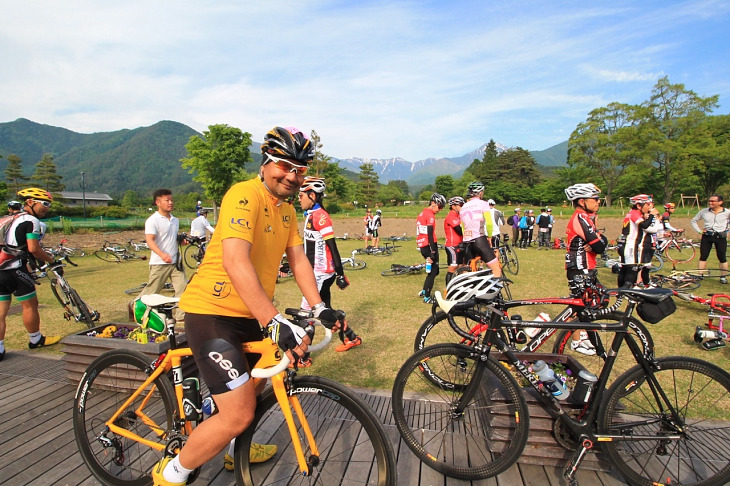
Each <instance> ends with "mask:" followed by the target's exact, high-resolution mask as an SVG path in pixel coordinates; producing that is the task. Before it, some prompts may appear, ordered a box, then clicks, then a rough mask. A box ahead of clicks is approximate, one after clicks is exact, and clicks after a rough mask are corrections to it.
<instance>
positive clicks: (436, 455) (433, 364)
mask: <svg viewBox="0 0 730 486" xmlns="http://www.w3.org/2000/svg"><path fill="white" fill-rule="evenodd" d="M480 358H481V354H480V353H479V352H477V351H475V350H474V349H473V348H470V347H468V346H461V345H458V344H439V345H435V346H429V347H428V348H425V349H422V350H420V351H418V352H417V353H415V354H414V355H413V356H411V357H410V358H408V360H406V362H405V363H404V364H403V366H402V367H401V369H400V371H399V372H398V375H397V376H396V378H395V382H394V384H393V396H392V398H393V419H394V420H395V424H396V426H397V427H398V431H399V432H400V434H401V436H402V437H403V440H404V441H405V442H406V444H407V445H408V447H409V448H410V449H411V450H412V451H413V453H414V454H415V455H416V456H417V457H418V458H419V459H420V460H421V462H423V463H424V464H426V465H427V466H429V467H431V468H432V469H434V470H436V471H438V472H440V473H441V474H444V475H446V476H449V477H453V478H458V479H470V480H473V479H486V478H489V477H492V476H496V475H497V474H499V473H501V472H503V471H505V470H506V469H507V468H509V467H510V466H511V465H512V464H514V462H515V461H516V460H517V459H518V458H519V456H520V454H522V450H523V449H524V447H525V444H526V443H527V434H528V432H529V429H530V423H529V422H530V418H529V415H528V412H527V404H526V402H525V398H524V397H523V396H522V392H521V390H520V387H519V385H518V384H517V381H516V380H515V378H514V377H513V376H512V375H511V374H510V372H509V371H508V370H507V369H506V368H505V367H504V366H502V365H501V364H499V363H497V362H496V361H494V360H492V359H488V360H486V361H482V360H481V359H480ZM473 386H476V387H478V388H477V389H476V390H473V389H472V387H473ZM467 390H468V391H469V392H472V391H475V393H474V395H473V397H472V398H471V399H469V400H468V402H467V403H462V402H463V401H464V393H465V391H467Z"/></svg>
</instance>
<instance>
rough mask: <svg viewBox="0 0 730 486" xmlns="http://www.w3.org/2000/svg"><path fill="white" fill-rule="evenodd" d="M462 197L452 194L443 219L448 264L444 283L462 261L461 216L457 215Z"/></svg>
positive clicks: (461, 204)
mask: <svg viewBox="0 0 730 486" xmlns="http://www.w3.org/2000/svg"><path fill="white" fill-rule="evenodd" d="M464 202H465V201H464V198H463V197H460V196H454V197H452V198H451V199H449V208H450V211H449V214H447V215H446V219H444V234H445V235H446V244H445V245H444V246H445V248H446V263H447V264H448V265H449V271H448V273H447V274H446V285H449V282H450V281H451V279H452V278H454V275H455V274H456V268H457V267H458V266H459V265H461V264H463V263H464V252H463V251H461V248H460V247H459V245H460V244H461V241H462V240H463V237H462V230H461V218H460V217H459V211H461V207H462V206H463V205H464Z"/></svg>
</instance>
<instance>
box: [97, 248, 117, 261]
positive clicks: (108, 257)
mask: <svg viewBox="0 0 730 486" xmlns="http://www.w3.org/2000/svg"><path fill="white" fill-rule="evenodd" d="M94 256H95V257H96V258H100V259H102V260H104V261H105V262H112V263H119V262H120V261H122V260H121V258H119V255H117V254H116V253H115V252H113V251H104V250H96V251H95V252H94Z"/></svg>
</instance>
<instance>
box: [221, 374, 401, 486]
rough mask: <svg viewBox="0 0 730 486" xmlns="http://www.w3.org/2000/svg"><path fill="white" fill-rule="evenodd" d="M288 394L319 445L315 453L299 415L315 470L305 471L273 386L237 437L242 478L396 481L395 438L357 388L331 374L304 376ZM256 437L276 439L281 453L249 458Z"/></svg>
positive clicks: (384, 485)
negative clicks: (259, 459)
mask: <svg viewBox="0 0 730 486" xmlns="http://www.w3.org/2000/svg"><path fill="white" fill-rule="evenodd" d="M289 396H290V397H292V399H293V400H298V401H299V403H300V404H301V406H302V409H303V410H304V414H305V416H306V419H307V422H308V423H309V427H310V429H311V431H312V435H313V436H314V441H315V444H316V446H317V449H318V451H319V455H318V456H315V455H313V453H312V449H311V448H310V447H309V446H308V442H307V439H306V438H305V436H304V433H303V431H302V428H301V423H300V422H299V421H297V420H295V422H296V424H297V436H298V438H299V440H300V441H301V443H302V446H303V448H304V454H305V457H306V459H307V462H308V463H309V464H310V467H311V474H310V475H309V476H302V473H301V471H300V469H299V465H298V463H297V459H296V455H295V453H294V451H293V447H292V437H291V435H290V433H289V430H288V428H287V424H286V422H285V420H284V416H283V413H282V411H281V409H280V407H279V403H278V402H277V400H276V397H275V396H274V392H273V389H272V388H267V389H266V390H265V391H264V392H263V393H262V395H261V397H260V398H259V403H258V406H257V408H256V417H255V419H254V422H253V423H252V424H251V425H250V426H249V428H248V429H247V430H246V432H244V433H243V434H242V435H241V436H239V437H237V438H236V445H235V453H234V462H235V472H236V482H237V484H245V485H249V486H253V485H256V486H259V485H272V484H276V485H279V484H288V485H305V484H306V485H313V484H316V485H322V486H329V485H332V484H373V485H379V486H396V484H397V471H396V462H395V454H394V453H393V447H392V445H391V443H390V439H389V438H388V435H386V433H385V431H384V429H383V426H382V425H381V423H380V420H379V419H378V417H377V416H376V415H375V414H374V413H373V411H372V410H371V409H370V407H368V406H367V405H366V404H365V403H364V402H363V401H362V399H360V398H359V397H358V396H357V395H356V394H355V393H354V392H352V391H350V390H348V389H347V388H346V387H344V386H343V385H340V384H338V383H335V382H333V381H332V380H329V379H326V378H321V377H317V376H300V377H296V378H294V380H293V383H292V386H291V388H290V389H289ZM251 442H254V443H257V444H274V445H276V446H277V448H278V450H277V453H276V456H275V457H274V459H272V460H271V461H267V462H264V463H260V464H250V463H249V450H250V448H251Z"/></svg>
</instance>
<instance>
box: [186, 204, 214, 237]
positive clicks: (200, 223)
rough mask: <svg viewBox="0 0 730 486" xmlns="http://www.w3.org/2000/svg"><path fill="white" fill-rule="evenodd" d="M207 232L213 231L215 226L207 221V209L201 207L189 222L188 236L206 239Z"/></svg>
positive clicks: (211, 232)
mask: <svg viewBox="0 0 730 486" xmlns="http://www.w3.org/2000/svg"><path fill="white" fill-rule="evenodd" d="M208 233H210V234H211V235H212V234H213V233H215V228H214V227H213V226H211V224H210V222H209V221H208V210H207V209H204V208H201V209H200V211H198V217H197V218H195V219H194V220H193V221H192V222H191V223H190V236H193V237H195V238H202V239H206V238H207V237H208Z"/></svg>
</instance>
